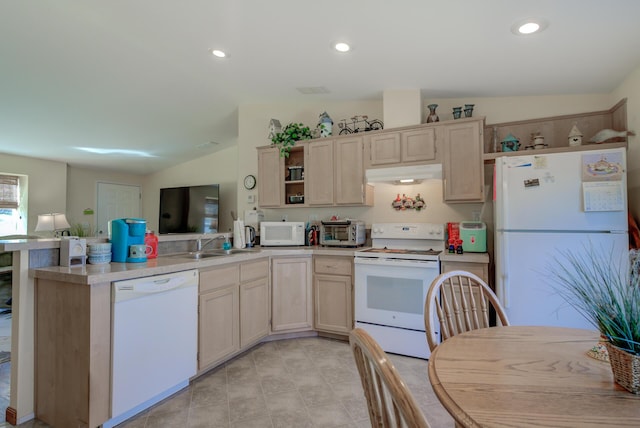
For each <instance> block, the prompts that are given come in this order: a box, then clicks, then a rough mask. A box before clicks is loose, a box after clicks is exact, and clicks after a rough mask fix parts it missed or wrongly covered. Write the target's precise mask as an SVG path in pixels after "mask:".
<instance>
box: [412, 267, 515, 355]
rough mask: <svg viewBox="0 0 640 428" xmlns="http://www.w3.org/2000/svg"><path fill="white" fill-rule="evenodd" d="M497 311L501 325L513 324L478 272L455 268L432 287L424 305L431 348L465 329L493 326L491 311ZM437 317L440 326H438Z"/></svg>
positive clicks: (434, 282) (439, 278)
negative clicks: (476, 273)
mask: <svg viewBox="0 0 640 428" xmlns="http://www.w3.org/2000/svg"><path fill="white" fill-rule="evenodd" d="M492 307H493V309H494V310H495V312H496V316H497V318H498V320H499V322H500V325H509V320H508V319H507V315H506V314H505V311H504V309H503V308H502V305H500V302H499V301H498V297H497V296H496V295H495V293H494V292H493V291H492V290H491V288H489V286H488V285H487V284H486V283H485V282H484V281H483V280H482V279H481V278H480V277H478V276H477V275H474V274H473V273H470V272H465V271H451V272H445V273H443V274H441V275H439V276H438V277H437V278H436V279H434V280H433V282H432V283H431V286H430V287H429V292H428V294H427V299H426V301H425V307H424V323H425V330H426V335H427V342H428V343H429V348H430V349H431V350H432V351H433V350H434V349H435V347H436V346H438V338H437V336H436V331H439V332H440V341H445V340H447V339H448V338H450V337H452V336H455V335H457V334H460V333H464V332H465V331H470V330H476V329H479V328H488V327H490V310H491V308H492ZM436 320H437V323H438V324H439V325H436Z"/></svg>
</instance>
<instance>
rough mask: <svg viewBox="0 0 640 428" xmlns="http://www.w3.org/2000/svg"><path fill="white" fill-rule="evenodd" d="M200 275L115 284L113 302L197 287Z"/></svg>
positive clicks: (192, 274)
mask: <svg viewBox="0 0 640 428" xmlns="http://www.w3.org/2000/svg"><path fill="white" fill-rule="evenodd" d="M197 286H198V273H197V271H195V273H191V272H189V273H188V274H186V273H185V274H178V275H175V276H172V275H171V274H169V275H166V276H164V275H163V276H160V277H158V278H155V279H154V278H153V277H150V278H146V279H142V280H130V281H121V282H115V283H114V293H113V301H114V302H120V301H123V300H129V299H134V298H137V297H142V296H146V295H149V294H156V293H164V292H167V291H171V290H175V289H178V288H181V287H197Z"/></svg>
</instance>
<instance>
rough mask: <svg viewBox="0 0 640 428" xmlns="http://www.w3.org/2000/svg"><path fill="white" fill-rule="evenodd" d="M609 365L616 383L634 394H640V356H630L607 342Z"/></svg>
mask: <svg viewBox="0 0 640 428" xmlns="http://www.w3.org/2000/svg"><path fill="white" fill-rule="evenodd" d="M606 346H607V352H608V353H609V363H611V371H612V372H613V378H614V379H615V381H616V383H617V384H618V385H620V386H621V387H623V388H624V389H626V390H627V391H629V392H632V393H634V394H640V356H638V355H633V354H630V353H629V352H626V351H624V350H622V349H620V348H618V347H617V346H615V345H613V344H612V343H611V342H606Z"/></svg>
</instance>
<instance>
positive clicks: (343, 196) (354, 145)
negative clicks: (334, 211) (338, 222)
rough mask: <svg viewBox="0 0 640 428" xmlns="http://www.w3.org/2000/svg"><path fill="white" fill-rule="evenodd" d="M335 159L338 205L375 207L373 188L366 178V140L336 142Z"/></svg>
mask: <svg viewBox="0 0 640 428" xmlns="http://www.w3.org/2000/svg"><path fill="white" fill-rule="evenodd" d="M334 159H335V162H334V168H333V170H334V172H335V183H336V191H335V203H336V205H368V206H371V205H373V187H372V186H371V185H368V184H367V183H366V182H365V178H364V169H365V164H364V138H363V137H349V138H342V139H339V140H335V143H334Z"/></svg>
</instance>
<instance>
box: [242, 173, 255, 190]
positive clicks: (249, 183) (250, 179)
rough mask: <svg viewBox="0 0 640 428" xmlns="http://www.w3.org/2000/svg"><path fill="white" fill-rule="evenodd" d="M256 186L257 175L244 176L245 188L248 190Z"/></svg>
mask: <svg viewBox="0 0 640 428" xmlns="http://www.w3.org/2000/svg"><path fill="white" fill-rule="evenodd" d="M254 187H256V177H254V176H253V175H247V176H246V177H245V178H244V188H245V189H247V190H251V189H253V188H254Z"/></svg>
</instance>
